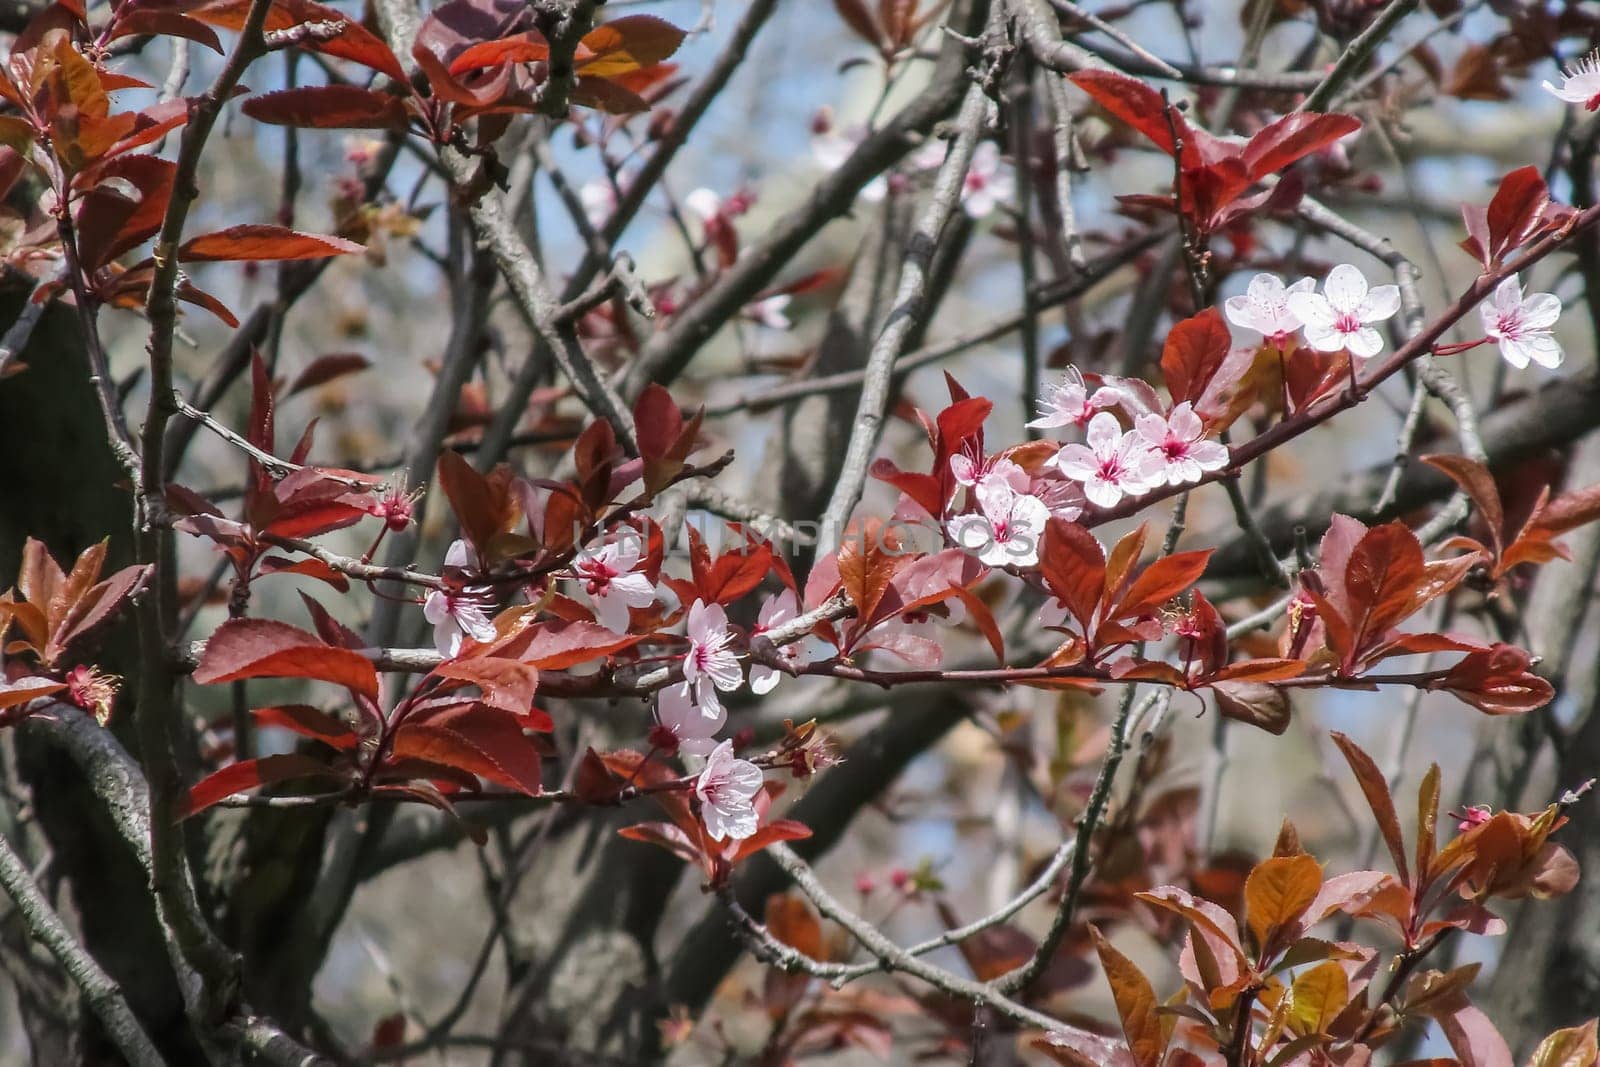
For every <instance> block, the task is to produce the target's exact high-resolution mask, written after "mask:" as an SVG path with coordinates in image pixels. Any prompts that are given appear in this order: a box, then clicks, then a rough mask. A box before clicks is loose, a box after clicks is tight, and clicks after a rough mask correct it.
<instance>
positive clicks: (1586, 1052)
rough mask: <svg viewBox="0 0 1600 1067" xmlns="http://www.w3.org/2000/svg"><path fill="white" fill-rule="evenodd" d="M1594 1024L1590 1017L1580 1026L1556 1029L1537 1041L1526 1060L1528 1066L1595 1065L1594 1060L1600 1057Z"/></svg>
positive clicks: (1574, 1066) (1579, 1066) (1572, 1066)
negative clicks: (1537, 1043) (1530, 1056)
mask: <svg viewBox="0 0 1600 1067" xmlns="http://www.w3.org/2000/svg"><path fill="white" fill-rule="evenodd" d="M1596 1025H1597V1024H1596V1021H1595V1020H1594V1019H1590V1020H1589V1021H1588V1022H1586V1023H1584V1024H1583V1025H1582V1026H1569V1027H1567V1028H1566V1029H1564V1030H1557V1031H1556V1032H1555V1033H1553V1034H1551V1035H1550V1036H1549V1037H1547V1038H1545V1039H1544V1040H1543V1041H1541V1042H1539V1047H1538V1048H1536V1049H1534V1051H1533V1057H1532V1058H1531V1059H1530V1060H1528V1067H1595V1060H1596V1059H1597V1058H1600V1046H1597V1044H1596V1038H1595V1028H1596Z"/></svg>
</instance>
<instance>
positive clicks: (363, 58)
mask: <svg viewBox="0 0 1600 1067" xmlns="http://www.w3.org/2000/svg"><path fill="white" fill-rule="evenodd" d="M250 7H251V4H250V0H211V2H210V3H207V4H204V5H202V6H201V7H197V8H194V9H193V10H191V11H190V12H189V14H190V15H191V16H192V17H194V18H197V19H200V20H201V21H202V22H207V23H210V24H211V25H213V26H220V27H222V28H223V29H227V30H234V31H236V32H237V31H238V30H241V29H243V28H244V25H245V20H246V19H247V18H248V17H249V14H250ZM308 22H315V23H319V24H321V25H323V26H328V27H336V28H337V32H336V33H334V34H333V35H332V36H329V35H328V34H326V33H322V34H317V35H312V36H308V37H306V38H305V39H304V40H303V41H301V42H300V43H299V45H298V47H300V48H304V49H306V50H307V51H311V52H320V53H321V54H323V55H326V56H333V57H335V58H337V59H348V60H350V61H351V62H352V63H359V64H361V65H362V66H364V67H370V68H371V69H373V70H375V71H378V72H379V73H380V74H387V75H388V76H389V77H391V78H393V79H394V80H395V82H397V83H398V84H400V85H404V84H406V72H405V69H404V68H402V67H401V66H400V61H399V60H397V59H396V58H395V56H394V53H393V52H391V51H390V50H389V46H388V45H386V44H384V43H383V41H381V40H379V38H378V37H377V35H376V34H374V33H373V32H372V31H371V30H369V29H367V28H366V27H365V26H362V25H361V24H360V23H359V22H356V21H355V20H353V19H352V18H350V16H348V15H346V14H345V13H344V12H342V11H339V10H336V9H335V8H331V7H327V6H325V5H323V4H318V3H314V2H313V0H273V3H272V7H271V8H270V9H268V11H267V18H266V23H265V25H264V26H263V27H262V29H264V30H267V31H268V32H272V31H277V30H288V29H293V28H294V27H296V26H299V25H302V24H304V23H308Z"/></svg>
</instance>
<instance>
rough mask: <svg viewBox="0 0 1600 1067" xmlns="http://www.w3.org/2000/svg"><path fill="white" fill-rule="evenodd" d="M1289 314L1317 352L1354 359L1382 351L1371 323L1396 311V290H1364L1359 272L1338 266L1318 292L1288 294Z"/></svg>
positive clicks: (1382, 287)
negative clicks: (1343, 352) (1343, 351)
mask: <svg viewBox="0 0 1600 1067" xmlns="http://www.w3.org/2000/svg"><path fill="white" fill-rule="evenodd" d="M1288 299H1289V310H1290V311H1291V312H1293V313H1294V315H1295V316H1296V317H1297V318H1299V320H1300V322H1301V325H1302V326H1303V327H1304V329H1305V335H1306V342H1307V343H1308V344H1310V345H1311V347H1312V348H1315V349H1316V350H1317V351H1319V352H1337V351H1338V350H1339V349H1341V348H1342V349H1344V350H1345V351H1347V352H1349V353H1350V355H1351V356H1352V357H1354V358H1357V359H1369V358H1371V357H1372V356H1375V355H1377V354H1378V353H1379V352H1381V351H1383V335H1382V334H1381V333H1379V332H1378V331H1377V330H1375V329H1373V328H1372V324H1373V323H1375V322H1382V321H1383V320H1385V319H1387V318H1389V317H1391V316H1392V315H1394V313H1395V312H1396V311H1399V310H1400V288H1399V286H1395V285H1380V286H1378V287H1377V288H1375V289H1372V290H1370V291H1369V290H1368V288H1367V279H1366V278H1365V277H1364V276H1362V273H1361V271H1360V270H1358V269H1356V268H1355V267H1353V266H1351V265H1350V264H1348V263H1341V264H1339V265H1338V266H1337V267H1335V268H1333V270H1332V271H1330V272H1329V273H1328V278H1327V281H1325V282H1324V283H1323V285H1322V292H1320V293H1316V292H1299V293H1290V294H1289V297H1288Z"/></svg>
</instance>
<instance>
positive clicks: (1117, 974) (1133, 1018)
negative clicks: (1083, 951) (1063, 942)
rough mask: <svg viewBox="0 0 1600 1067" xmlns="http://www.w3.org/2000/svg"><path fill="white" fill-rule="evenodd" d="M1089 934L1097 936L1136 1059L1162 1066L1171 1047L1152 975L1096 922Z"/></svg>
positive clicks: (1146, 1066)
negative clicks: (1151, 982) (1132, 958)
mask: <svg viewBox="0 0 1600 1067" xmlns="http://www.w3.org/2000/svg"><path fill="white" fill-rule="evenodd" d="M1089 936H1090V937H1092V938H1093V939H1094V949H1095V952H1096V953H1097V954H1098V955H1099V956H1100V966H1101V967H1102V968H1104V969H1105V973H1106V982H1107V984H1109V985H1110V986H1111V999H1112V1000H1113V1001H1114V1002H1115V1003H1116V1005H1117V1017H1118V1018H1119V1019H1121V1020H1122V1034H1123V1036H1124V1037H1126V1038H1127V1039H1128V1051H1129V1052H1131V1053H1133V1062H1134V1063H1135V1064H1136V1065H1137V1067H1159V1064H1160V1063H1161V1057H1162V1055H1163V1054H1164V1053H1165V1052H1166V1050H1167V1034H1166V1029H1165V1028H1164V1027H1163V1026H1162V1023H1161V1016H1160V1015H1158V1014H1157V1012H1156V1009H1157V1007H1159V1004H1160V1002H1159V1001H1157V1000H1156V993H1155V989H1154V988H1153V987H1152V986H1151V985H1150V979H1148V978H1146V977H1145V976H1144V972H1143V971H1141V970H1139V968H1138V966H1137V965H1136V964H1135V963H1134V962H1133V961H1132V960H1130V959H1129V958H1128V957H1126V956H1124V955H1123V954H1122V953H1121V952H1119V951H1117V949H1116V948H1115V947H1114V946H1113V945H1112V944H1111V942H1110V941H1107V940H1106V939H1105V937H1104V936H1103V935H1102V934H1101V933H1100V931H1099V930H1098V929H1096V928H1095V927H1094V926H1092V925H1091V926H1090V927H1089Z"/></svg>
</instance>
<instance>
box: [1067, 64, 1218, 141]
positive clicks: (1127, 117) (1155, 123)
mask: <svg viewBox="0 0 1600 1067" xmlns="http://www.w3.org/2000/svg"><path fill="white" fill-rule="evenodd" d="M1067 80H1068V81H1070V82H1072V84H1074V85H1076V86H1077V87H1078V88H1080V89H1082V90H1083V91H1084V92H1086V93H1088V94H1089V95H1090V96H1091V97H1093V98H1094V101H1095V103H1097V104H1099V105H1100V106H1101V107H1103V108H1105V109H1106V110H1107V111H1109V112H1110V113H1111V114H1112V115H1113V116H1115V117H1116V118H1119V119H1121V120H1122V121H1123V122H1125V123H1127V124H1128V125H1129V126H1132V127H1133V128H1134V129H1136V130H1138V131H1139V132H1140V133H1142V134H1144V135H1145V136H1146V137H1148V138H1150V140H1151V141H1153V142H1154V143H1155V146H1156V147H1157V148H1159V149H1161V150H1162V151H1163V152H1165V153H1166V154H1167V155H1169V156H1170V155H1172V149H1173V143H1172V129H1171V127H1169V126H1168V124H1167V107H1168V105H1167V102H1166V101H1165V100H1162V99H1161V94H1160V93H1158V92H1156V91H1155V90H1154V89H1152V88H1150V86H1148V85H1146V84H1145V83H1144V82H1142V81H1139V80H1138V79H1137V78H1130V77H1128V76H1127V75H1126V74H1119V73H1117V72H1116V71H1112V70H1080V71H1077V72H1076V73H1074V74H1071V75H1068V78H1067ZM1174 118H1175V121H1176V124H1177V127H1178V131H1179V133H1180V135H1185V136H1186V131H1187V126H1188V124H1187V123H1185V122H1184V121H1183V119H1182V118H1181V117H1178V116H1174ZM1185 155H1187V153H1185Z"/></svg>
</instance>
